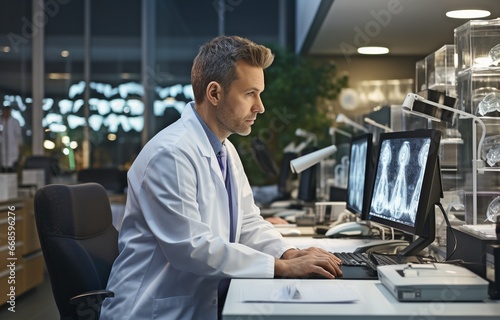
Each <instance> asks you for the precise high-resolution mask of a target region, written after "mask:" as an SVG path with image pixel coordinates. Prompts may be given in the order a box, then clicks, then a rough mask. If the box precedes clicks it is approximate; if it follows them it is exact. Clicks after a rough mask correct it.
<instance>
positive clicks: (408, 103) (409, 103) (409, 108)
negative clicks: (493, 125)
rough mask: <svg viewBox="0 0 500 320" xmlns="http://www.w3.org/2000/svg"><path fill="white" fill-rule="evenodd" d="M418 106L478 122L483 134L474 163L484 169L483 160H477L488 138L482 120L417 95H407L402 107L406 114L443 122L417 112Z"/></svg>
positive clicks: (474, 156)
mask: <svg viewBox="0 0 500 320" xmlns="http://www.w3.org/2000/svg"><path fill="white" fill-rule="evenodd" d="M417 104H425V105H426V107H427V106H429V105H431V106H434V107H436V108H439V109H443V110H446V111H449V112H452V113H456V114H459V115H460V116H462V117H463V118H465V119H467V118H470V119H473V120H474V121H475V122H477V123H478V124H479V125H480V126H481V130H482V132H481V138H480V139H479V144H478V145H477V153H476V154H473V155H472V156H473V159H474V160H473V161H474V163H475V166H476V168H482V167H483V166H484V162H483V160H481V159H477V158H478V157H479V156H480V154H481V149H482V147H483V141H484V138H485V136H486V127H485V125H484V122H483V121H482V120H481V118H479V117H477V116H475V115H473V114H470V113H468V112H465V111H461V110H458V109H455V108H451V107H448V106H445V105H444V104H440V103H437V102H434V101H431V100H428V99H425V98H424V97H422V96H419V95H417V94H415V93H408V95H406V98H405V100H404V101H403V106H402V107H403V110H404V111H406V112H409V113H412V114H415V115H417V116H419V117H423V118H427V119H429V120H433V121H436V122H441V119H440V118H437V117H435V116H434V115H429V114H427V113H424V112H423V111H421V110H420V109H419V110H415V105H417ZM424 109H425V108H424Z"/></svg>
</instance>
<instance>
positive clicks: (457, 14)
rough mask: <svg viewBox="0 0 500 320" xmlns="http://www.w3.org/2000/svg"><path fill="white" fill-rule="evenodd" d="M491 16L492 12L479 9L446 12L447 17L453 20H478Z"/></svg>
mask: <svg viewBox="0 0 500 320" xmlns="http://www.w3.org/2000/svg"><path fill="white" fill-rule="evenodd" d="M490 14H491V12H489V11H487V10H477V9H465V10H453V11H448V12H446V16H447V17H448V18H453V19H477V18H484V17H488V16H489V15H490Z"/></svg>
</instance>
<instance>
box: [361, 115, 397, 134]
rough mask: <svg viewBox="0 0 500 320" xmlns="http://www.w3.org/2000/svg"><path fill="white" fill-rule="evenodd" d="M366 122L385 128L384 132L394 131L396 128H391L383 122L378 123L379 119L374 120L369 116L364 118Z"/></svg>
mask: <svg viewBox="0 0 500 320" xmlns="http://www.w3.org/2000/svg"><path fill="white" fill-rule="evenodd" d="M363 120H364V121H365V122H366V123H368V124H370V125H372V126H374V127H377V128H380V129H383V130H384V132H393V131H394V130H392V129H391V128H389V127H388V126H385V125H383V124H381V123H378V122H377V121H375V120H373V119H370V118H368V117H365V118H364V119H363Z"/></svg>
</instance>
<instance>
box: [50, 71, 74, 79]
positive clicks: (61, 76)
mask: <svg viewBox="0 0 500 320" xmlns="http://www.w3.org/2000/svg"><path fill="white" fill-rule="evenodd" d="M48 77H49V79H50V80H68V79H71V75H70V74H69V73H59V72H51V73H49V74H48Z"/></svg>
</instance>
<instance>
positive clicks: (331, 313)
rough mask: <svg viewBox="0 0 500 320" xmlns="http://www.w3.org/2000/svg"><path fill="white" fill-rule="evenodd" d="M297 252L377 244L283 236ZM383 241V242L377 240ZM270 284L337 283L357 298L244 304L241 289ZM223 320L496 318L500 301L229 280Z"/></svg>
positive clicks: (359, 286) (374, 283) (355, 286)
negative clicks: (402, 297) (408, 297)
mask: <svg viewBox="0 0 500 320" xmlns="http://www.w3.org/2000/svg"><path fill="white" fill-rule="evenodd" d="M287 240H289V241H290V242H291V243H293V244H294V245H296V246H297V247H298V248H299V249H305V248H308V247H312V246H314V247H320V248H323V249H325V250H328V251H331V252H350V251H354V249H356V248H357V247H358V246H361V245H364V244H369V243H372V242H379V241H380V240H369V239H327V238H321V239H313V238H308V237H287ZM381 242H383V241H381ZM264 281H273V282H275V283H276V285H278V286H279V285H280V284H281V283H285V282H286V281H313V282H318V281H339V283H341V284H343V285H346V286H348V287H349V288H351V290H353V291H354V292H355V293H356V294H357V295H358V296H359V301H358V302H355V303H331V304H304V303H300V304H297V303H245V302H242V301H241V294H240V292H241V290H242V289H245V290H249V289H251V288H252V287H255V286H259V285H262V284H263V283H264ZM223 319H224V320H231V319H347V320H357V319H377V320H382V319H384V320H385V319H391V320H424V319H425V320H427V319H440V320H442V319H445V320H452V319H453V320H455V319H461V320H465V319H470V320H476V319H497V320H498V319H500V301H489V302H481V303H479V302H467V303H453V302H440V301H436V302H411V303H408V302H405V303H403V302H399V301H397V300H396V298H394V297H393V296H392V295H391V294H390V292H389V291H387V289H386V288H385V287H384V286H383V285H382V284H381V283H380V281H378V280H321V279H308V280H305V279H302V280H297V279H233V280H232V281H231V285H230V287H229V292H228V295H227V298H226V303H225V306H224V310H223Z"/></svg>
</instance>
